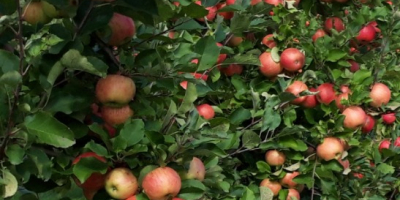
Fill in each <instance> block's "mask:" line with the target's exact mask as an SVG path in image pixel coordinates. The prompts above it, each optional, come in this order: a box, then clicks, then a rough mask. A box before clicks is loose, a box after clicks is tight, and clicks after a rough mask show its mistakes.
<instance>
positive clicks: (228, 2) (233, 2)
mask: <svg viewBox="0 0 400 200" xmlns="http://www.w3.org/2000/svg"><path fill="white" fill-rule="evenodd" d="M235 2H236V0H226V5H233V4H235Z"/></svg>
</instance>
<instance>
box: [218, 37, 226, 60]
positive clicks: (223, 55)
mask: <svg viewBox="0 0 400 200" xmlns="http://www.w3.org/2000/svg"><path fill="white" fill-rule="evenodd" d="M217 46H219V47H222V46H224V45H222V44H221V43H219V42H217ZM226 56H227V55H226V54H219V56H218V60H217V64H221V63H222V62H224V61H225V59H226Z"/></svg>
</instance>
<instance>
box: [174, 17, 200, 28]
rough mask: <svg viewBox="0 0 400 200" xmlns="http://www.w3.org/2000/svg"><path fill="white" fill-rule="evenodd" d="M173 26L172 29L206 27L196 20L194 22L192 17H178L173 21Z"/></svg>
mask: <svg viewBox="0 0 400 200" xmlns="http://www.w3.org/2000/svg"><path fill="white" fill-rule="evenodd" d="M175 26H176V27H175V28H174V30H201V29H207V27H205V26H202V25H200V24H199V23H198V22H196V21H195V20H193V19H190V18H180V19H178V21H177V22H176V23H175Z"/></svg>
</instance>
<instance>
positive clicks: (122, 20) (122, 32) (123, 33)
mask: <svg viewBox="0 0 400 200" xmlns="http://www.w3.org/2000/svg"><path fill="white" fill-rule="evenodd" d="M108 26H109V27H110V30H111V35H110V36H109V39H108V41H107V44H108V45H110V46H120V45H123V44H125V43H127V42H129V41H131V40H132V38H133V36H134V35H135V33H136V27H135V22H134V21H133V20H132V18H130V17H128V16H125V15H122V14H119V13H114V14H113V16H112V18H111V19H110V21H109V22H108ZM105 34H106V31H103V32H97V35H98V36H99V37H104V36H105Z"/></svg>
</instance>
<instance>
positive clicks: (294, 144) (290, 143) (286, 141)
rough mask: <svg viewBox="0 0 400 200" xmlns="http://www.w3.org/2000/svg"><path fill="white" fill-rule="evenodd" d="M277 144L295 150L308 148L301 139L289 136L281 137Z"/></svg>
mask: <svg viewBox="0 0 400 200" xmlns="http://www.w3.org/2000/svg"><path fill="white" fill-rule="evenodd" d="M279 145H280V146H282V147H285V148H291V149H293V150H295V151H305V150H307V148H308V147H307V145H306V143H304V142H303V141H301V140H298V139H295V138H291V137H290V138H289V137H286V138H281V139H280V140H279Z"/></svg>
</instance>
